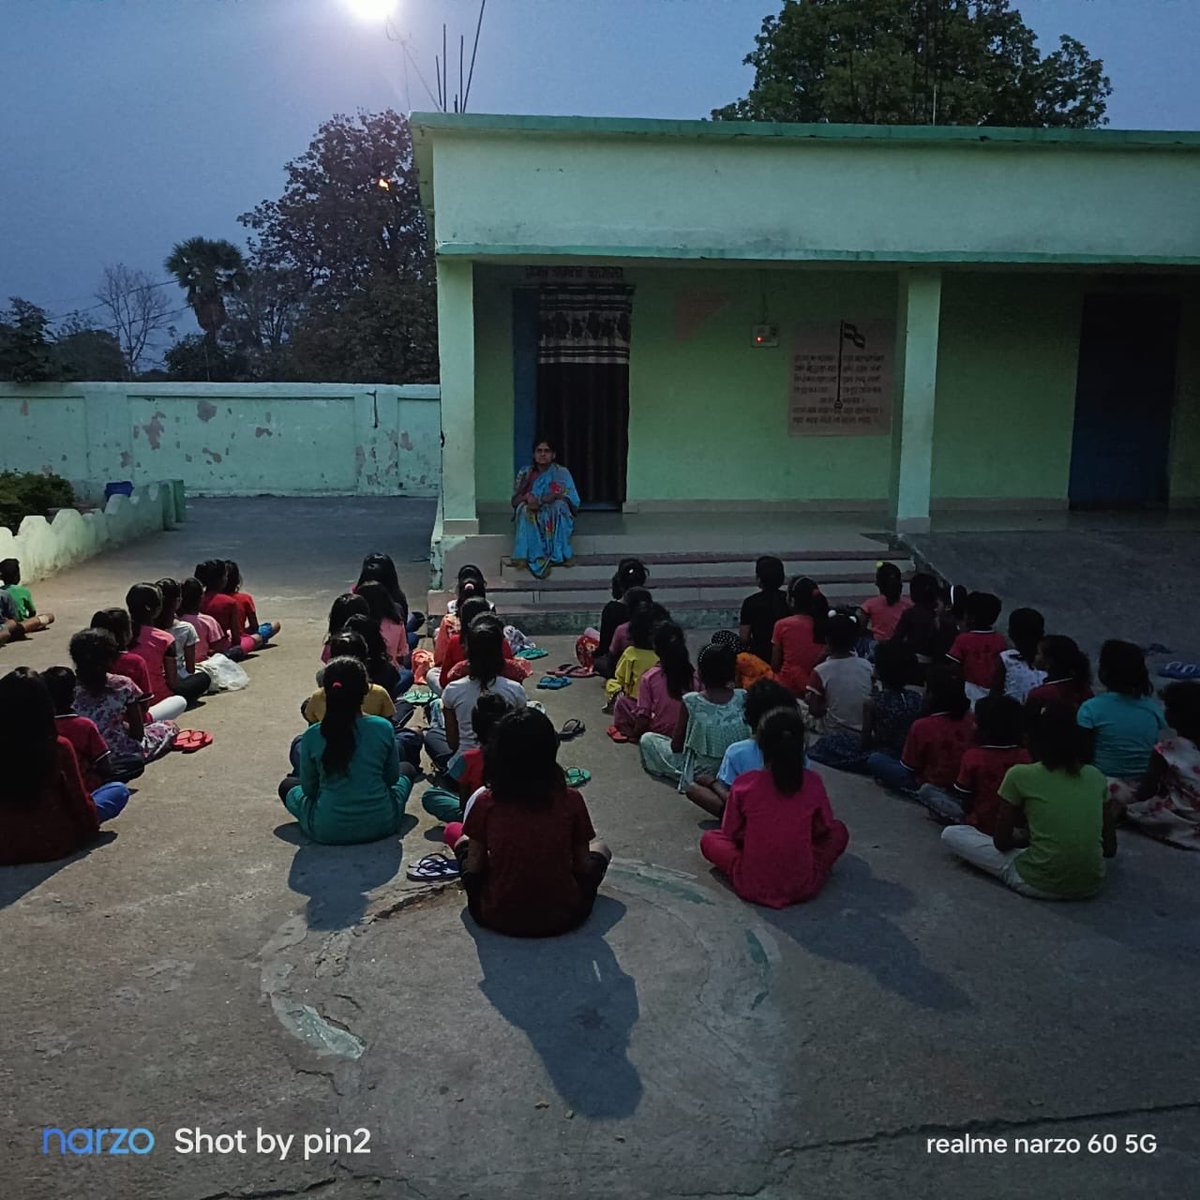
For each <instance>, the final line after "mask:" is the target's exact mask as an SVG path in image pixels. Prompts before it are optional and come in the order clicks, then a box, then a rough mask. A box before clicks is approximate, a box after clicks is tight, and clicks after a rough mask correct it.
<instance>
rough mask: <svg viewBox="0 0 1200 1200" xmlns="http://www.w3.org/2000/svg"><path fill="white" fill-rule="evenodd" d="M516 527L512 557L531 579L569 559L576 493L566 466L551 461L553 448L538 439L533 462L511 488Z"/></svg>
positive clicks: (575, 509)
mask: <svg viewBox="0 0 1200 1200" xmlns="http://www.w3.org/2000/svg"><path fill="white" fill-rule="evenodd" d="M512 505H513V508H514V509H516V522H517V530H516V536H515V538H514V543H513V559H514V561H515V562H516V564H517V565H522V564H523V565H525V566H527V567H528V568H529V573H530V574H531V575H532V576H533V577H534V578H535V579H545V577H546V576H547V575H549V574H550V568H551V567H557V566H562V565H564V564H566V563H569V562H570V561H571V555H572V550H571V534H572V533H573V532H574V531H575V514H576V513H577V512H578V511H579V492H578V491H576V489H575V480H574V479H572V478H571V472H570V471H568V470H567V468H566V467H563V466H560V465H559V464H558V463H556V462H555V461H554V447H553V446H552V445H551V444H550V443H549V442H548V441H547V440H546V439H545V438H540V439H539V440H538V442H537V444H536V445H535V446H534V448H533V465H532V466H528V467H523V468H522V469H521V473H520V474H519V475H518V476H517V482H516V484H515V485H514V487H513V498H512Z"/></svg>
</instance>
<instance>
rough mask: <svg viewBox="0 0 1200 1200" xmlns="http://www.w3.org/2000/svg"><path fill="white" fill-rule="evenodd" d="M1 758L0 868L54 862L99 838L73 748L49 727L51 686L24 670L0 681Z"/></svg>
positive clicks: (97, 820)
mask: <svg viewBox="0 0 1200 1200" xmlns="http://www.w3.org/2000/svg"><path fill="white" fill-rule="evenodd" d="M0 759H2V761H3V762H4V781H3V783H2V784H0V866H13V865H15V864H17V863H32V862H53V861H54V860H55V859H57V858H65V857H66V856H67V855H68V854H74V853H75V851H76V850H79V849H81V848H82V847H83V846H86V845H88V844H89V843H91V842H94V841H95V840H96V838H98V837H99V836H100V817H99V815H98V814H97V812H96V806H95V805H94V804H93V803H92V799H91V797H90V796H89V795H88V794H87V790H86V788H85V787H84V783H83V777H82V775H81V774H80V771H79V762H78V760H77V759H76V757H75V751H74V750H73V749H72V748H71V743H70V742H68V741H67V739H66V738H63V737H59V736H58V733H57V730H56V729H55V724H54V702H53V700H51V698H50V691H49V689H48V688H47V687H46V684H45V683H44V682H43V680H42V679H41V678H40V676H38V674H37V673H36V672H34V671H30V670H29V669H28V668H26V667H17V668H16V670H14V671H10V672H9V673H8V674H7V675H5V676H4V677H3V678H0Z"/></svg>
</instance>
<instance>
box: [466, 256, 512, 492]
mask: <svg viewBox="0 0 1200 1200" xmlns="http://www.w3.org/2000/svg"><path fill="white" fill-rule="evenodd" d="M519 280H520V272H519V271H515V270H511V269H508V268H502V267H501V268H497V267H487V266H484V265H482V264H476V266H475V494H476V499H477V502H478V503H479V504H481V505H493V506H494V505H497V504H500V503H503V504H504V505H506V506H507V504H508V502H509V499H510V498H511V496H512V485H513V478H514V471H513V362H512V289H513V287H514V286H515V285H516V284H517V283H518V282H519Z"/></svg>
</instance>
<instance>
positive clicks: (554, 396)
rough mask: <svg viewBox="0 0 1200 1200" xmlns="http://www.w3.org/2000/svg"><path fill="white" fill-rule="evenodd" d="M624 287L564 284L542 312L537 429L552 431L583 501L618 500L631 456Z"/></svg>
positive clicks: (544, 299) (544, 300) (549, 293)
mask: <svg viewBox="0 0 1200 1200" xmlns="http://www.w3.org/2000/svg"><path fill="white" fill-rule="evenodd" d="M630 309H631V303H630V293H629V289H627V288H619V289H611V290H608V289H606V290H596V289H570V288H561V289H553V290H549V289H548V290H545V291H543V292H542V294H541V300H540V304H539V313H538V318H539V319H538V378H537V416H538V436H540V437H546V438H549V439H550V441H551V442H553V443H554V445H555V446H556V448H557V450H558V460H559V462H561V463H562V464H563V465H564V466H566V467H568V468H569V469H570V471H571V474H572V475H573V476H574V478H575V485H576V487H578V489H579V494H580V497H581V498H582V500H583V502H584V503H585V504H621V503H622V502H623V501H624V499H625V469H626V461H627V459H628V456H629V317H630Z"/></svg>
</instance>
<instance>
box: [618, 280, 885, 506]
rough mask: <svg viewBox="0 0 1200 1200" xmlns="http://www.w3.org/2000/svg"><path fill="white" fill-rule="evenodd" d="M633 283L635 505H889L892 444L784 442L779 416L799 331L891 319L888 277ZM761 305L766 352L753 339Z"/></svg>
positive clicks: (872, 440) (876, 440) (870, 440)
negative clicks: (817, 324) (766, 325)
mask: <svg viewBox="0 0 1200 1200" xmlns="http://www.w3.org/2000/svg"><path fill="white" fill-rule="evenodd" d="M626 274H627V277H628V275H629V273H628V272H627V273H626ZM632 281H633V282H634V283H635V285H636V289H637V290H636V292H635V294H634V301H633V304H634V308H633V324H632V329H633V333H632V342H631V353H630V367H629V407H630V414H629V480H628V491H629V500H630V501H631V502H636V501H638V500H681V499H706V500H710V499H711V500H786V499H797V498H798V499H806V500H829V499H841V500H883V499H885V498H886V496H887V491H888V480H889V474H890V464H891V440H890V438H888V437H880V436H874V437H854V438H836V437H834V438H830V437H809V438H803V437H790V436H789V435H788V427H787V412H788V389H789V383H790V379H791V357H792V351H791V343H792V341H793V334H794V330H795V327H796V325H797V324H800V323H802V322H808V321H825V320H829V319H831V318H832V319H834V320H836V319H837V318H838V317H843V316H844V317H849V318H854V317H858V318H863V319H865V318H872V317H882V318H884V319H886V320H892V319H894V317H895V312H896V279H895V276H894V275H893V274H891V273H890V272H889V273H887V274H884V273H877V272H868V271H841V272H837V271H794V270H793V271H772V270H759V271H754V270H744V269H742V270H739V269H730V270H725V271H721V270H714V271H707V270H687V269H683V270H669V269H667V270H641V269H639V270H638V271H637V272H636V276H635V278H634V279H633V280H632ZM764 295H765V304H766V308H765V312H766V315H767V319H768V320H769V321H770V322H772V323H775V324H778V325H779V328H780V344H779V346H778V347H776V348H774V349H758V348H755V347H754V346H753V345H752V344H751V340H750V338H751V329H752V327H753V326H754V325H755V324H757V323H758V322H760V321H761V320H762V319H763V311H764V309H763V297H764ZM706 307H711V308H713V309H715V310H716V311H714V312H713V314H712V315H711V316H709V317H708V318H707V319H706V320H703V321H698V320H693V321H689V319H688V314H689V313H699V312H702V311H704V309H705V308H706Z"/></svg>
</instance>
